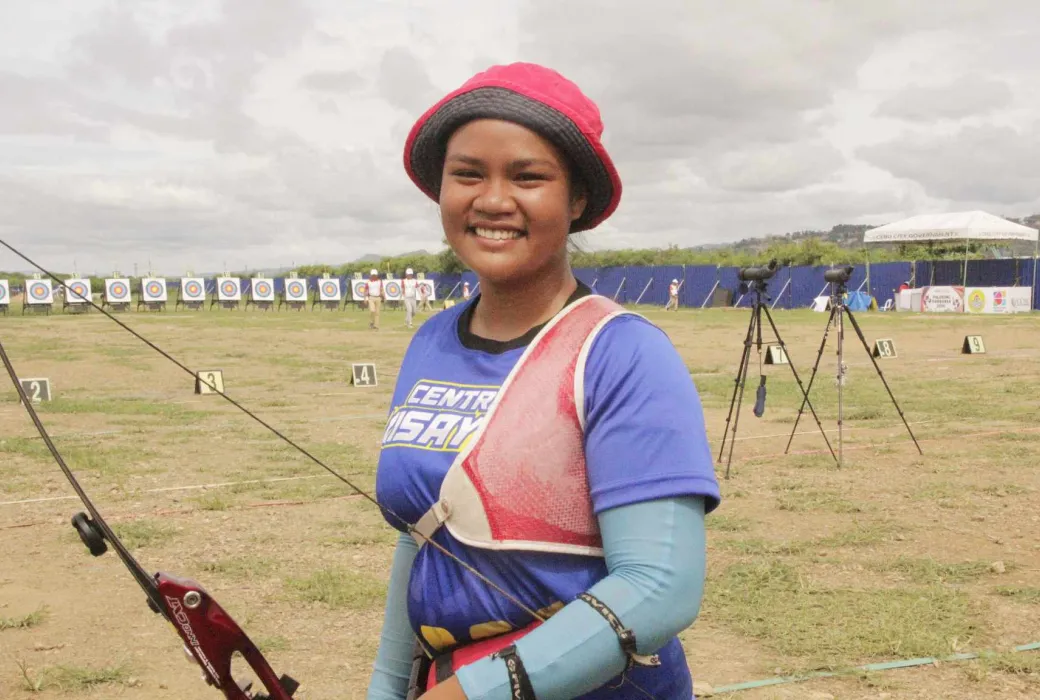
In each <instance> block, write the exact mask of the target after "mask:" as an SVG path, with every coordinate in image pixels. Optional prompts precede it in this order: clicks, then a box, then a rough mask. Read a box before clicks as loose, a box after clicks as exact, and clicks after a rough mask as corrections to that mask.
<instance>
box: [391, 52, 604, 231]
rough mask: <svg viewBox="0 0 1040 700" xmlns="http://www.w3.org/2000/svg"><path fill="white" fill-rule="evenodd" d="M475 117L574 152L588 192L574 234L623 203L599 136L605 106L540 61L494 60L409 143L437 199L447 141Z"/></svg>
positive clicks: (409, 165) (411, 166)
mask: <svg viewBox="0 0 1040 700" xmlns="http://www.w3.org/2000/svg"><path fill="white" fill-rule="evenodd" d="M474 119H502V120H505V121H510V122H514V123H517V124H520V125H521V126H524V127H527V128H528V129H531V130H532V131H534V132H535V133H537V134H540V135H541V136H542V137H544V138H545V139H547V140H548V141H549V142H550V143H552V144H553V145H554V146H556V147H557V148H559V149H560V150H561V151H562V152H563V153H565V154H566V155H567V157H568V158H569V159H570V161H571V163H572V164H573V165H574V168H575V170H576V171H577V172H576V173H575V175H576V176H577V177H578V178H579V179H580V180H581V182H582V183H583V184H584V186H585V189H586V194H587V197H588V203H587V204H586V206H585V211H584V213H583V214H582V215H581V217H579V218H578V219H576V220H575V221H574V222H572V224H571V233H575V232H577V231H585V230H587V229H591V228H595V227H596V226H598V225H599V224H601V223H602V222H603V221H605V220H606V219H607V217H609V216H610V215H611V214H613V213H614V210H615V209H617V206H618V203H619V202H620V201H621V178H620V177H619V176H618V173H617V169H616V168H615V167H614V163H613V161H611V159H610V156H609V155H607V151H606V149H605V148H604V147H603V143H602V142H601V140H600V138H601V137H602V135H603V121H602V120H601V119H600V113H599V108H598V107H597V106H596V103H595V102H593V101H592V100H590V99H589V98H588V97H586V96H585V94H584V93H582V91H581V89H580V88H579V87H578V86H577V85H575V84H574V83H573V82H571V81H570V80H568V79H567V78H565V77H563V76H562V75H560V74H559V73H557V72H556V71H554V70H552V69H549V68H546V67H544V66H540V65H537V64H534V63H511V64H509V65H502V66H492V67H491V68H488V69H487V70H486V71H483V72H481V73H478V74H476V75H475V76H473V77H472V78H470V79H469V80H468V81H466V83H465V84H464V85H463V86H462V87H460V88H459V89H457V90H455V91H454V92H451V93H449V94H448V95H447V96H446V97H444V98H443V99H441V100H440V101H439V102H438V103H437V104H435V105H434V106H433V107H431V108H430V109H428V110H427V111H426V113H425V114H423V115H422V116H421V117H419V120H418V121H417V122H416V123H415V125H414V126H413V127H412V130H411V132H410V133H409V134H408V140H407V141H406V142H405V147H404V168H405V171H407V173H408V176H409V177H410V178H411V179H412V182H414V183H415V184H416V186H418V187H419V189H420V190H422V191H423V192H424V193H425V194H426V195H427V196H428V197H430V199H432V200H433V201H435V202H436V201H438V199H439V197H438V193H439V192H440V186H441V173H442V170H443V167H444V155H445V152H446V150H447V146H448V139H449V138H450V137H451V135H452V134H453V133H454V132H455V130H456V129H458V128H459V127H460V126H462V125H463V124H465V123H466V122H469V121H472V120H474Z"/></svg>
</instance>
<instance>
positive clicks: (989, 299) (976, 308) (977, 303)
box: [964, 287, 1032, 314]
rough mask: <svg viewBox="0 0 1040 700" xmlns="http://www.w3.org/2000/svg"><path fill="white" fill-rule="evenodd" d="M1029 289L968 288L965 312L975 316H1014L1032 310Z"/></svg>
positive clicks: (965, 295)
mask: <svg viewBox="0 0 1040 700" xmlns="http://www.w3.org/2000/svg"><path fill="white" fill-rule="evenodd" d="M1030 292H1031V290H1030V289H1029V287H966V288H965V289H964V298H965V311H967V312H968V313H973V314H1014V313H1023V312H1028V311H1029V310H1030V306H1031V302H1032V295H1031V293H1030Z"/></svg>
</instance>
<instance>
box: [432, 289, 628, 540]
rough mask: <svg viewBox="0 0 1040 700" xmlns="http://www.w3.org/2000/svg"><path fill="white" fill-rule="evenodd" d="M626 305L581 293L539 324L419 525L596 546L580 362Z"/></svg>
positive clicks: (468, 535) (466, 535) (460, 533)
mask: <svg viewBox="0 0 1040 700" xmlns="http://www.w3.org/2000/svg"><path fill="white" fill-rule="evenodd" d="M631 313H632V312H630V311H626V310H625V309H624V308H623V307H621V306H619V305H618V304H616V303H614V302H613V301H611V300H610V299H607V298H606V297H602V296H597V295H589V296H585V297H582V298H581V299H579V300H577V301H575V302H574V303H573V304H570V305H568V306H567V307H566V308H565V309H563V310H562V311H561V312H560V313H559V314H557V315H556V317H555V318H553V319H552V320H551V321H549V323H547V324H546V325H545V327H544V328H543V329H542V330H541V332H539V333H538V335H537V336H536V337H535V339H534V340H533V341H531V344H530V345H528V347H527V349H526V350H525V351H524V353H523V355H522V356H521V357H520V360H519V361H518V362H517V363H516V365H515V366H514V367H513V369H512V371H510V373H509V376H507V377H506V380H505V382H504V383H503V384H502V388H501V389H500V390H499V392H498V396H497V397H496V398H495V400H494V401H493V402H492V403H491V406H490V408H489V409H488V414H487V416H486V417H485V419H484V422H483V423H482V424H481V426H480V427H479V428H478V429H477V430H476V431H475V432H474V433H473V435H472V436H471V437H470V438H469V439H468V440H467V442H466V443H465V444H464V445H463V448H462V450H461V451H460V452H459V454H458V456H457V457H456V458H455V461H454V462H452V464H451V466H450V467H449V468H448V472H447V474H446V475H445V477H444V481H443V483H442V484H441V489H440V494H439V498H438V500H437V502H436V503H435V504H434V505H433V507H431V508H430V509H429V510H428V511H427V512H426V514H425V515H423V517H422V518H421V519H420V520H419V522H418V523H416V525H415V528H414V529H415V530H416V531H418V533H419V535H423V536H425V537H427V538H428V537H431V536H432V535H433V533H434V532H436V531H437V530H438V529H439V528H440V526H441V525H444V526H445V527H447V528H448V531H449V532H450V533H451V534H452V536H454V537H455V538H456V539H458V540H459V541H460V542H463V543H465V544H468V545H470V546H473V547H480V548H482V549H500V550H504V549H510V550H529V551H537V552H558V553H568V554H582V555H588V556H602V555H603V542H602V539H601V538H600V533H599V525H598V523H597V522H596V517H595V515H594V513H593V512H592V499H591V497H590V495H589V482H588V476H587V474H586V470H585V444H584V442H585V441H584V430H585V391H584V383H585V363H586V360H587V358H588V354H589V349H590V348H591V347H592V343H593V341H595V339H596V337H597V336H598V335H599V332H600V331H601V330H602V329H603V327H604V326H605V325H606V323H607V322H608V321H609V320H611V319H612V318H615V317H617V316H619V315H622V314H631ZM633 315H635V314H633ZM419 535H417V534H415V533H414V532H413V534H412V536H413V537H414V538H415V539H416V541H417V542H418V543H419V544H420V546H421V545H422V544H423V543H424V542H425V540H424V539H423V538H422V537H420V536H419Z"/></svg>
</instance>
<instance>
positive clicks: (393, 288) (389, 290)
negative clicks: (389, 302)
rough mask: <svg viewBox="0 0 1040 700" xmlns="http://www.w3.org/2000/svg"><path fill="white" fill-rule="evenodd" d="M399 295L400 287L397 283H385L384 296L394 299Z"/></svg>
mask: <svg viewBox="0 0 1040 700" xmlns="http://www.w3.org/2000/svg"><path fill="white" fill-rule="evenodd" d="M400 293H401V285H400V284H398V283H397V282H387V283H386V295H387V296H388V297H396V296H398V295H399V294H400Z"/></svg>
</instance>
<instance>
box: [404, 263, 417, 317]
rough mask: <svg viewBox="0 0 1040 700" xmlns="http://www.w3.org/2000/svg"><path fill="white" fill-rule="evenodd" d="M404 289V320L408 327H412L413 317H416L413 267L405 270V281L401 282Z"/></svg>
mask: <svg viewBox="0 0 1040 700" xmlns="http://www.w3.org/2000/svg"><path fill="white" fill-rule="evenodd" d="M401 287H402V288H403V290H404V320H405V322H406V323H407V324H408V327H409V328H411V327H412V319H413V318H415V288H416V282H415V273H414V272H412V268H410V267H409V268H408V269H407V270H405V271H404V281H403V282H402V283H401Z"/></svg>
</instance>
